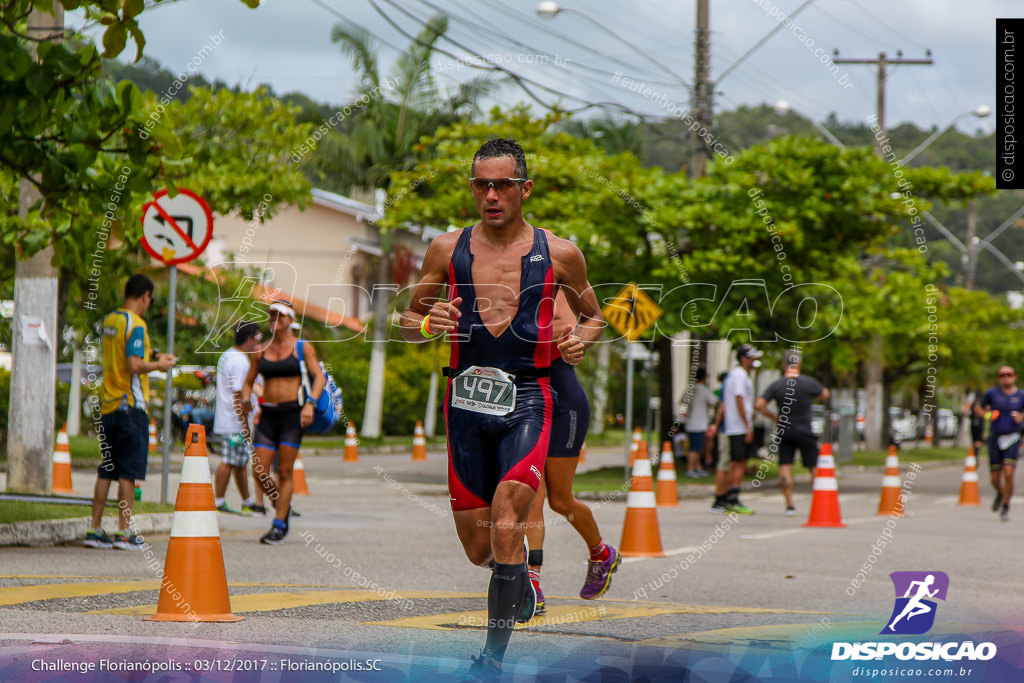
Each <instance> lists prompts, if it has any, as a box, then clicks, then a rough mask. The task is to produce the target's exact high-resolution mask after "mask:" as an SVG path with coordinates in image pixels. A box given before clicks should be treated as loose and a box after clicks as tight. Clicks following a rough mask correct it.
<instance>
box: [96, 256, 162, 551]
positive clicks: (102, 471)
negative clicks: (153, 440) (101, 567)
mask: <svg viewBox="0 0 1024 683" xmlns="http://www.w3.org/2000/svg"><path fill="white" fill-rule="evenodd" d="M152 303H153V281H152V280H150V279H149V278H148V277H146V276H145V275H142V274H136V275H132V276H131V277H130V278H128V282H126V283H125V285H124V305H123V306H121V307H120V308H118V309H117V310H116V311H114V312H113V313H111V314H109V315H108V316H107V317H106V318H104V319H103V401H102V404H101V405H100V413H101V418H100V424H99V429H98V430H97V431H98V432H99V438H100V450H101V451H102V453H103V461H102V462H101V463H100V466H99V468H98V469H97V473H96V486H95V488H94V489H93V495H92V528H91V529H89V531H88V532H87V533H86V535H85V542H84V545H85V546H87V547H89V548H118V549H121V550H129V549H132V548H140V547H142V546H143V545H145V544H144V542H143V541H142V539H140V538H139V537H138V536H137V535H136V534H134V533H132V532H131V531H130V522H131V517H132V504H133V503H134V501H135V482H136V480H138V481H143V480H145V478H146V465H147V464H148V463H147V459H148V457H149V418H148V417H147V416H146V401H148V400H149V377H148V376H147V375H148V373H150V372H152V371H153V370H159V371H160V372H167V371H168V370H170V369H171V366H173V365H174V363H175V360H176V359H175V357H174V356H172V355H170V354H167V353H159V354H156V358H155V360H147V359H148V358H149V357H150V355H151V350H150V345H149V331H148V330H147V329H146V321H145V320H143V319H142V316H143V315H145V314H146V311H148V310H149V306H150V304H152ZM112 481H116V482H117V503H118V506H119V507H120V510H121V514H120V516H119V518H118V522H117V528H118V531H117V532H116V533H115V534H114V537H113V538H111V537H110V536H109V535H107V532H106V531H104V530H103V508H104V506H105V505H106V502H107V495H108V494H109V493H110V482H112Z"/></svg>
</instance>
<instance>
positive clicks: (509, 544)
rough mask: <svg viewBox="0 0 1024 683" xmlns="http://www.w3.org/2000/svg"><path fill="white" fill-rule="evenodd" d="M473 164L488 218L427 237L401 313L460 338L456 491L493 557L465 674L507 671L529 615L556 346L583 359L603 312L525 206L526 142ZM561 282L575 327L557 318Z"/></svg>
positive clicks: (408, 333) (456, 507)
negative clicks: (529, 534) (530, 538)
mask: <svg viewBox="0 0 1024 683" xmlns="http://www.w3.org/2000/svg"><path fill="white" fill-rule="evenodd" d="M472 173H473V177H472V178H470V181H469V182H470V187H471V188H472V192H473V199H474V201H475V203H476V208H477V211H478V212H479V214H480V217H481V220H480V221H479V222H478V223H476V224H475V225H473V226H471V227H468V228H463V229H462V230H460V231H456V232H449V233H446V234H444V235H441V236H439V237H436V238H435V239H434V240H433V241H432V242H431V243H430V246H429V247H428V249H427V253H426V255H425V256H424V259H423V268H422V270H421V277H420V281H419V282H418V283H417V285H416V288H415V290H414V291H413V294H412V299H411V301H410V303H409V307H408V308H407V309H406V310H405V312H404V314H403V315H402V333H403V336H405V338H406V339H408V340H409V341H419V340H422V339H423V338H425V337H426V338H432V337H433V336H434V335H437V334H448V335H449V339H450V340H451V342H452V344H451V359H450V366H451V367H450V369H449V370H448V371H447V374H448V377H449V381H448V390H447V393H446V396H445V409H444V412H445V420H446V424H447V429H448V491H449V497H450V499H451V505H452V511H453V517H454V519H455V528H456V532H457V533H458V536H459V540H460V541H461V542H462V546H463V549H464V550H465V551H466V556H467V557H468V558H469V560H470V562H472V563H473V564H476V565H479V566H481V567H484V566H492V567H493V574H492V577H491V582H490V586H489V588H488V593H487V614H488V622H487V641H486V643H485V645H484V648H483V651H482V652H481V655H480V657H479V658H474V663H473V665H472V667H471V668H470V671H469V677H468V678H467V679H466V680H470V681H472V680H495V679H496V678H498V677H500V675H501V661H502V659H503V657H504V655H505V650H506V648H507V647H508V641H509V638H510V636H511V634H512V629H513V627H514V626H515V623H516V621H529V620H530V619H531V618H532V617H533V614H534V611H535V608H536V595H535V594H534V590H533V586H532V584H531V582H530V580H529V574H528V572H527V566H526V557H525V553H524V536H523V528H524V526H525V523H526V520H527V515H528V513H529V511H530V504H531V503H532V501H533V497H534V495H535V493H536V489H537V486H538V485H539V484H540V479H541V473H542V472H543V470H544V461H545V458H546V456H547V452H548V445H549V439H550V431H551V414H552V409H553V407H554V397H553V396H552V393H551V388H550V382H549V376H548V375H549V366H550V358H551V353H552V350H551V346H552V344H557V346H558V350H559V353H561V356H562V358H563V359H564V360H565V362H566V363H569V364H570V365H575V364H577V363H579V362H580V361H581V360H582V359H583V354H584V351H585V349H586V346H587V345H589V344H592V343H593V342H595V341H596V340H597V339H598V338H599V337H600V335H601V330H602V327H603V324H604V321H603V319H602V317H601V311H600V307H599V306H598V302H597V297H596V296H595V295H594V292H593V290H592V289H591V288H590V284H589V283H588V282H587V265H586V261H585V260H584V258H583V254H582V253H581V252H580V250H579V249H578V248H577V247H576V245H574V244H573V243H572V242H570V241H568V240H564V239H560V238H558V237H556V236H554V235H553V234H551V233H550V232H548V231H546V230H541V229H538V228H535V227H533V226H531V225H530V224H528V223H527V222H526V221H525V220H524V218H523V202H524V201H525V200H526V199H527V198H528V197H529V196H530V192H531V191H532V190H533V181H532V180H529V179H528V178H527V167H526V155H525V154H524V152H523V149H522V148H521V147H520V146H519V145H518V144H517V143H516V142H515V141H513V140H504V139H498V140H491V141H489V142H487V143H485V144H484V145H483V146H481V147H480V149H479V150H477V153H476V154H475V155H474V158H473V165H472ZM445 286H447V287H448V292H447V297H444V291H443V289H444V287H445ZM558 291H561V292H562V293H563V294H564V295H565V298H566V301H567V302H568V304H569V307H570V308H571V309H572V312H573V316H574V317H575V319H577V320H581V321H582V322H581V323H580V324H579V325H572V324H571V323H568V324H567V325H566V327H565V329H562V330H554V329H553V317H554V312H553V311H554V302H555V295H556V293H557V292H558ZM492 561H493V564H492Z"/></svg>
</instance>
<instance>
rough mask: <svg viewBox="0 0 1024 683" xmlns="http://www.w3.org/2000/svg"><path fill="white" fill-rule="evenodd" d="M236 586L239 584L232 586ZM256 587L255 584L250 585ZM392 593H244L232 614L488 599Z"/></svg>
mask: <svg viewBox="0 0 1024 683" xmlns="http://www.w3.org/2000/svg"><path fill="white" fill-rule="evenodd" d="M228 585H229V586H236V585H237V584H228ZM248 585H253V584H248ZM387 593H390V591H385V592H384V593H380V592H378V591H375V590H369V589H365V588H364V589H350V590H322V591H288V592H280V593H244V594H241V595H232V596H230V600H231V611H232V612H239V613H244V612H274V611H276V610H282V609H294V608H297V607H309V606H310V605H328V604H334V603H347V602H385V601H388V600H412V599H414V598H428V599H429V598H435V599H436V598H477V599H485V598H486V597H487V596H486V595H485V594H483V593H445V594H438V593H433V592H425V591H408V592H399V591H395V592H394V595H393V597H390V598H388V597H384V596H385V595H386V594H387ZM86 614H133V615H151V614H156V605H136V606H134V607H118V608H115V609H104V610H94V611H91V612H86Z"/></svg>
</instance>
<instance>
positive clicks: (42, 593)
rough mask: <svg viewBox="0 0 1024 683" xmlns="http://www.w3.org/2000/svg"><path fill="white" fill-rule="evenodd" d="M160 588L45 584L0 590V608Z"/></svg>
mask: <svg viewBox="0 0 1024 683" xmlns="http://www.w3.org/2000/svg"><path fill="white" fill-rule="evenodd" d="M158 588H160V582H159V581H118V582H103V583H45V584H41V585H35V586H12V587H10V588H0V606H7V605H18V604H21V603H25V602H36V601H37V600H59V599H61V598H85V597H91V596H94V595H105V594H108V593H134V592H136V591H151V590H157V589H158Z"/></svg>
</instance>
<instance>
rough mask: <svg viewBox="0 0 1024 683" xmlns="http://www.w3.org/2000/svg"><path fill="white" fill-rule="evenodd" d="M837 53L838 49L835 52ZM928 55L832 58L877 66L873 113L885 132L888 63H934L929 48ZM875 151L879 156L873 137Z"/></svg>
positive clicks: (878, 148) (844, 62)
mask: <svg viewBox="0 0 1024 683" xmlns="http://www.w3.org/2000/svg"><path fill="white" fill-rule="evenodd" d="M836 54H837V55H838V54H839V53H838V51H837V52H836ZM926 54H927V55H928V57H927V58H926V59H903V53H902V52H897V53H896V59H889V58H888V57H886V55H885V53H884V52H879V53H878V56H877V57H875V58H874V59H839V58H838V57H837V58H836V59H833V60H832V63H834V64H876V65H877V66H878V75H877V76H876V79H875V80H876V87H877V89H878V95H877V103H876V105H875V115H876V116H877V117H878V127H879V128H881V129H882V131H883V132H885V81H886V68H887V67H888V66H889V65H919V66H930V65H932V64H934V62H933V61H932V58H931V50H928V51H927V53H926ZM875 152H876V153H877V154H878V155H879V156H881V154H882V152H881V143H880V142H879V141H878V139H877V138H876V139H875Z"/></svg>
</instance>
